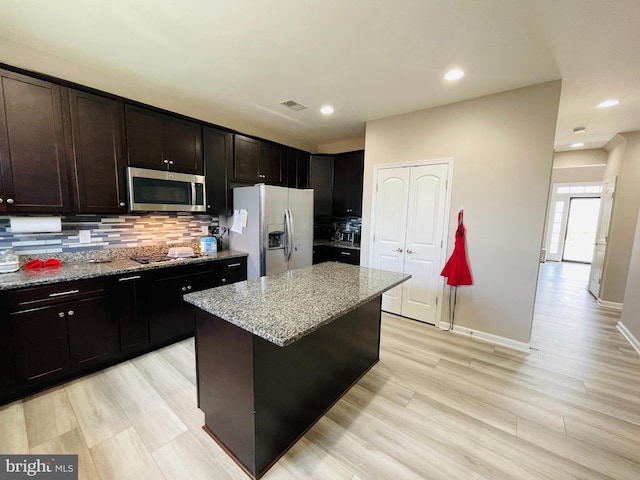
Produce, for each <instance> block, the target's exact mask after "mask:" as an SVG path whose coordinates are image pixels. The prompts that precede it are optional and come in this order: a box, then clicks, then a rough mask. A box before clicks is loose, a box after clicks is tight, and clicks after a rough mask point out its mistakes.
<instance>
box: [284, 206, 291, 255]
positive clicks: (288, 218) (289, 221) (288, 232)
mask: <svg viewBox="0 0 640 480" xmlns="http://www.w3.org/2000/svg"><path fill="white" fill-rule="evenodd" d="M285 218H286V220H287V238H286V244H287V254H286V255H287V262H288V261H289V260H291V253H292V251H293V216H292V215H291V210H290V209H288V208H287V210H286V216H285Z"/></svg>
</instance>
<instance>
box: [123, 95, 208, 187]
mask: <svg viewBox="0 0 640 480" xmlns="http://www.w3.org/2000/svg"><path fill="white" fill-rule="evenodd" d="M125 124H126V137H127V138H126V140H127V160H128V164H129V165H131V166H132V167H142V168H151V169H155V170H164V169H167V170H172V171H176V172H184V173H195V174H199V175H202V174H203V173H204V167H203V160H202V126H201V125H200V124H199V123H197V122H191V121H189V120H183V119H181V118H178V117H173V116H171V115H165V114H162V113H158V112H155V111H152V110H147V109H144V108H140V107H135V106H133V105H125Z"/></svg>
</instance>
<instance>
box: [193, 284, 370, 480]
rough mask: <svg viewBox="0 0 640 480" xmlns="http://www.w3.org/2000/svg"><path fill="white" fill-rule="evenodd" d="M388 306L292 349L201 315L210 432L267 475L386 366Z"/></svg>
mask: <svg viewBox="0 0 640 480" xmlns="http://www.w3.org/2000/svg"><path fill="white" fill-rule="evenodd" d="M380 299H381V297H380V296H377V297H376V298H374V299H373V300H371V301H369V302H367V303H365V304H364V305H362V306H360V307H358V308H356V309H355V310H353V311H350V312H348V313H346V314H345V315H343V316H341V317H339V318H338V319H336V320H334V321H332V322H331V323H329V324H327V325H325V326H322V327H320V328H319V329H318V330H316V331H314V332H312V333H310V334H308V335H306V336H304V337H302V338H301V339H299V340H297V341H295V342H293V343H291V344H289V345H287V346H285V347H279V346H277V345H275V344H273V343H271V342H269V341H267V340H264V339H263V338H260V337H258V336H256V335H253V334H252V333H250V332H248V331H245V330H243V329H241V328H240V327H237V326H235V325H233V324H231V323H229V322H227V321H226V320H223V319H221V318H219V317H217V316H215V315H212V314H209V313H206V312H204V311H203V310H200V309H197V315H196V361H197V371H198V402H199V407H200V408H201V409H202V410H203V411H204V413H205V430H206V431H207V432H208V433H209V434H210V435H211V436H212V437H213V438H214V439H215V440H216V441H217V442H218V443H220V444H221V445H222V446H223V447H224V448H225V449H226V450H227V451H228V452H230V453H231V455H232V456H233V458H234V459H235V460H236V462H237V463H238V464H239V465H240V466H241V467H242V468H243V469H244V470H245V471H246V472H247V473H248V474H249V475H251V476H252V477H253V478H260V477H261V476H262V475H264V473H265V472H266V471H267V470H268V469H269V468H270V467H271V466H272V465H273V464H274V463H275V462H276V461H277V460H278V459H279V458H280V457H281V456H282V455H283V454H284V453H285V452H286V451H287V450H288V449H289V448H290V447H291V446H293V444H294V443H295V442H296V441H297V440H298V439H299V438H300V437H301V436H302V435H304V433H305V432H306V431H307V430H308V429H309V428H311V426H313V424H314V423H315V422H316V421H317V420H319V419H320V417H322V415H324V413H325V412H326V411H327V410H328V409H329V408H330V407H331V406H332V405H333V404H334V403H335V402H336V401H337V400H338V399H339V398H340V397H341V396H342V395H343V394H344V393H346V392H347V391H348V390H349V388H350V387H351V386H352V385H353V384H354V383H355V382H357V381H358V379H359V378H360V377H361V376H362V375H364V374H365V373H366V372H367V371H368V370H369V369H370V368H371V367H372V366H373V365H374V364H375V363H376V362H377V361H378V352H379V347H380Z"/></svg>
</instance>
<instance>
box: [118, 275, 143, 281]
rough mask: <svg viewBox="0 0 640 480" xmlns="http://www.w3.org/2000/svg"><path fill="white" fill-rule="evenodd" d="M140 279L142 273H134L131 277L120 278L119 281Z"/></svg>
mask: <svg viewBox="0 0 640 480" xmlns="http://www.w3.org/2000/svg"><path fill="white" fill-rule="evenodd" d="M139 279H140V275H132V276H131V277H122V278H119V279H118V281H119V282H128V281H129V280H139Z"/></svg>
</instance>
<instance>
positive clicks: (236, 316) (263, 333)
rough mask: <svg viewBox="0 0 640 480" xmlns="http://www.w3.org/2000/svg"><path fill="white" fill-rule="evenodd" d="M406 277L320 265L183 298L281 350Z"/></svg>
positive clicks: (384, 272) (352, 267)
mask: <svg viewBox="0 0 640 480" xmlns="http://www.w3.org/2000/svg"><path fill="white" fill-rule="evenodd" d="M409 278H411V276H410V275H405V274H403V273H394V272H387V271H384V270H374V269H372V268H364V267H358V266H355V265H347V264H344V263H337V262H325V263H320V264H317V265H312V266H311V267H305V268H301V269H298V270H292V271H290V272H286V273H280V274H278V275H272V276H268V277H262V278H259V279H257V280H251V281H245V282H239V283H235V284H233V285H225V286H222V287H218V288H211V289H208V290H202V291H200V292H195V293H190V294H187V295H185V297H184V299H185V300H186V301H187V302H189V303H191V304H193V305H195V306H197V307H200V308H201V309H203V310H204V311H206V312H208V313H211V314H214V315H216V316H218V317H220V318H222V319H223V320H226V321H228V322H229V323H232V324H234V325H236V326H238V327H240V328H243V329H244V330H247V331H249V332H251V333H253V334H255V335H257V336H259V337H262V338H264V339H265V340H268V341H270V342H272V343H275V344H276V345H279V346H281V347H284V346H287V345H289V344H291V343H293V342H295V341H296V340H298V339H300V338H302V337H304V336H305V335H307V334H309V333H311V332H313V331H314V330H317V329H318V328H320V327H322V326H323V325H326V324H328V323H330V322H331V321H333V320H335V319H336V318H338V317H341V316H342V315H344V314H345V313H348V312H350V311H352V310H355V309H356V308H358V307H359V306H361V305H363V304H365V303H366V302H368V301H369V300H372V299H373V298H375V297H376V296H378V295H381V294H382V293H383V292H385V291H387V290H389V289H391V288H393V287H395V286H396V285H399V284H400V283H402V282H404V281H405V280H408V279H409Z"/></svg>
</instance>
